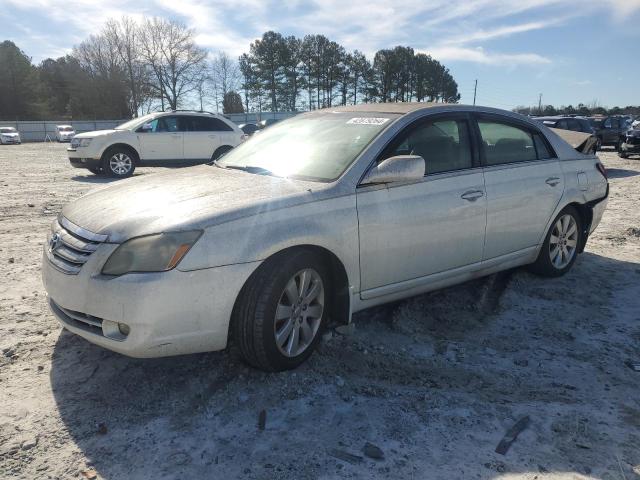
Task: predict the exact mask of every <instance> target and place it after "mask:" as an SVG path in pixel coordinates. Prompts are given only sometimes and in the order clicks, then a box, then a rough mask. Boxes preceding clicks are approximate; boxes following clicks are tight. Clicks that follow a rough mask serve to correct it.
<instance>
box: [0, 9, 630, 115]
mask: <svg viewBox="0 0 640 480" xmlns="http://www.w3.org/2000/svg"><path fill="white" fill-rule="evenodd" d="M123 15H129V16H132V17H134V18H142V17H143V16H153V15H157V16H163V17H170V18H176V19H179V20H181V21H183V22H184V23H186V24H187V25H188V26H190V27H192V28H194V29H195V30H196V33H197V39H198V42H199V43H200V44H201V45H203V46H205V47H207V48H209V49H210V50H211V51H212V52H215V51H226V52H228V53H229V54H231V55H233V56H237V55H239V54H240V53H242V52H244V51H247V50H248V47H249V44H250V43H251V41H253V40H254V39H255V38H257V37H259V36H260V35H261V34H262V33H263V32H264V31H267V30H275V31H278V32H281V33H283V34H286V35H297V36H303V35H305V34H308V33H322V34H324V35H327V36H328V37H329V38H331V39H333V40H336V41H338V42H340V43H341V44H342V45H344V46H345V47H346V48H348V49H359V50H361V51H364V52H365V53H366V54H367V55H368V56H369V57H370V58H372V57H373V54H374V53H375V51H376V50H377V49H379V48H385V47H393V46H395V45H409V46H411V47H413V48H414V49H416V50H417V51H423V52H426V53H430V54H431V55H432V56H434V57H435V58H437V59H438V60H440V61H442V62H443V63H444V64H445V65H447V66H448V67H449V68H450V70H451V72H452V73H453V75H454V78H455V79H456V81H457V82H458V85H459V88H460V91H461V93H462V102H463V103H471V102H472V101H473V85H474V81H475V79H476V78H477V79H478V97H477V103H478V104H481V105H490V106H495V107H500V108H507V109H510V108H513V107H514V106H516V105H533V104H537V102H538V94H540V93H542V95H543V97H542V101H543V103H545V104H547V103H550V104H554V105H561V104H570V103H571V104H574V105H576V104H578V103H580V102H583V103H586V104H589V103H592V102H594V101H596V102H598V103H599V104H601V105H605V106H610V107H611V106H615V105H619V106H625V105H629V104H635V105H638V104H640V93H638V84H639V81H640V62H638V61H637V58H638V54H637V52H638V46H639V45H640V27H639V26H638V25H640V0H392V1H386V2H382V1H377V0H316V1H302V0H280V1H273V0H210V1H205V0H149V1H144V0H140V1H138V2H132V1H130V0H129V1H123V0H110V1H109V2H98V1H95V0H65V1H51V0H29V1H25V0H0V25H1V26H2V28H1V30H0V40H2V39H9V40H12V41H14V42H15V43H16V44H18V46H20V47H21V48H22V49H23V50H24V51H25V52H26V53H27V54H28V55H30V56H32V57H33V60H34V61H35V62H39V61H40V60H42V59H44V58H46V57H49V56H53V57H57V56H61V55H64V54H65V53H68V52H70V51H71V48H72V47H73V45H74V44H77V43H79V42H80V41H82V40H83V39H84V38H86V37H87V36H88V35H91V34H94V33H97V32H99V30H100V28H101V27H102V24H103V23H104V21H105V20H106V19H107V18H109V17H114V18H119V17H121V16H123Z"/></svg>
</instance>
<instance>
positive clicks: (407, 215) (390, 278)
mask: <svg viewBox="0 0 640 480" xmlns="http://www.w3.org/2000/svg"><path fill="white" fill-rule="evenodd" d="M472 138H473V135H472V130H471V123H470V121H469V120H468V119H467V117H466V116H465V115H458V116H444V117H442V116H439V117H437V118H436V119H433V117H431V119H429V120H426V121H424V120H422V121H419V123H415V124H413V125H411V126H409V127H408V128H407V129H405V130H404V131H403V132H401V133H400V134H398V136H397V137H396V139H395V140H394V141H393V142H392V143H391V145H390V147H388V148H387V149H386V150H385V152H383V154H382V155H381V157H380V158H379V160H378V161H379V162H380V161H382V160H384V159H385V158H389V157H392V156H396V155H405V154H414V155H420V156H422V157H423V158H424V160H425V164H426V172H425V176H424V178H423V179H422V180H420V181H417V182H411V183H392V184H386V185H361V186H359V187H358V191H357V195H356V198H357V209H358V223H359V234H360V235H359V238H360V277H361V296H362V298H363V299H368V298H374V297H376V296H381V295H386V294H392V293H395V292H398V291H402V290H407V289H410V288H413V287H417V286H419V285H420V284H422V283H426V282H428V281H429V276H430V275H433V274H436V273H440V272H447V271H450V270H453V269H458V268H461V267H465V266H468V265H472V264H475V263H478V262H480V261H481V260H482V255H483V247H484V235H485V226H486V216H487V203H486V195H485V188H484V175H483V173H482V168H480V165H479V159H478V154H477V151H475V150H476V149H475V148H473V141H472Z"/></svg>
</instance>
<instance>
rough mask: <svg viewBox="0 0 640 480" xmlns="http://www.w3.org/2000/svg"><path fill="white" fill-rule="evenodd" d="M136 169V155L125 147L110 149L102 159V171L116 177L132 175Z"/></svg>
mask: <svg viewBox="0 0 640 480" xmlns="http://www.w3.org/2000/svg"><path fill="white" fill-rule="evenodd" d="M135 169H136V163H135V159H134V155H133V154H132V153H131V152H130V151H129V150H125V149H120V148H116V149H113V150H110V151H108V152H107V153H106V154H105V156H104V159H103V161H102V171H103V172H106V173H107V175H109V176H111V177H115V178H125V177H130V176H131V175H133V172H134V171H135Z"/></svg>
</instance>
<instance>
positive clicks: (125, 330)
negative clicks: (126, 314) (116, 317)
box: [118, 323, 131, 337]
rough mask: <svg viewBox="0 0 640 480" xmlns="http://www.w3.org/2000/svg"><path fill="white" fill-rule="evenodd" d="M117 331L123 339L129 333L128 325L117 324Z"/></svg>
mask: <svg viewBox="0 0 640 480" xmlns="http://www.w3.org/2000/svg"><path fill="white" fill-rule="evenodd" d="M118 330H119V331H120V333H121V334H122V335H124V336H125V337H126V336H127V335H129V332H130V331H131V329H130V328H129V325H127V324H126V323H118Z"/></svg>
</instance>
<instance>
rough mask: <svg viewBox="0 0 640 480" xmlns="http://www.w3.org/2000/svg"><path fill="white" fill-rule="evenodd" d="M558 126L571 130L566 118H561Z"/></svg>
mask: <svg viewBox="0 0 640 480" xmlns="http://www.w3.org/2000/svg"><path fill="white" fill-rule="evenodd" d="M556 128H561V129H562V130H569V125H568V124H567V121H566V120H565V119H562V120H559V121H558V123H557V124H556Z"/></svg>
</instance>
